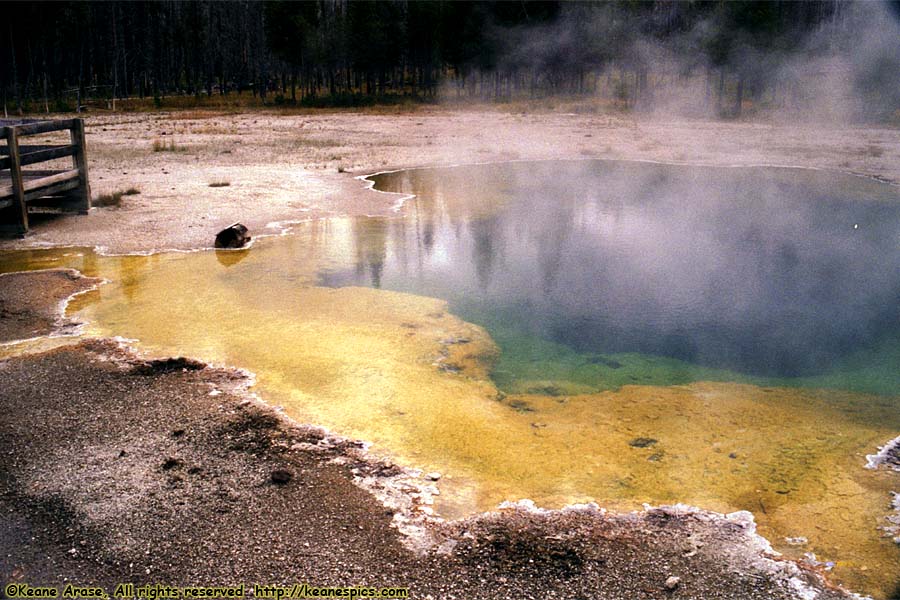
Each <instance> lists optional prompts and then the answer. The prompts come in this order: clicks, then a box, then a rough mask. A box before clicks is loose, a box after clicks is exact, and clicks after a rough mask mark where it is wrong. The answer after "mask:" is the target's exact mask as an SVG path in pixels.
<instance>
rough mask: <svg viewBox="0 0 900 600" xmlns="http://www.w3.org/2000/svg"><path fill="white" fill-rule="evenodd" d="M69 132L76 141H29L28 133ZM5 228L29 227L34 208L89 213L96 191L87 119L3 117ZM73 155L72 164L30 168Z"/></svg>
mask: <svg viewBox="0 0 900 600" xmlns="http://www.w3.org/2000/svg"><path fill="white" fill-rule="evenodd" d="M66 130H68V131H69V138H70V143H68V144H62V145H27V144H23V143H22V138H25V137H28V136H33V135H38V134H44V133H50V132H54V131H66ZM3 140H5V141H6V144H5V145H0V233H3V234H12V235H22V234H24V233H26V232H27V231H28V211H29V209H34V208H39V209H53V210H56V211H62V212H75V213H79V214H87V212H88V210H89V209H90V208H91V190H90V185H89V183H88V169H87V160H86V159H85V145H84V121H83V120H82V119H60V120H55V121H28V120H17V121H4V120H0V141H3ZM66 157H72V168H70V169H56V170H46V169H45V170H26V169H25V168H24V167H27V166H31V165H36V164H39V163H43V162H47V161H50V160H57V159H60V158H66Z"/></svg>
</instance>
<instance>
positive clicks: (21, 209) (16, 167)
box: [4, 127, 28, 233]
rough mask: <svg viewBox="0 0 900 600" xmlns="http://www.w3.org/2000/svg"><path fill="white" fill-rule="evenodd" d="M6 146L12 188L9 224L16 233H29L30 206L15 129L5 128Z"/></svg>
mask: <svg viewBox="0 0 900 600" xmlns="http://www.w3.org/2000/svg"><path fill="white" fill-rule="evenodd" d="M4 132H5V137H6V145H7V147H8V148H9V149H10V156H9V175H10V178H11V186H10V187H11V188H12V194H11V196H12V202H13V204H12V207H11V208H12V210H11V211H7V212H8V213H11V216H12V222H11V223H8V225H9V226H10V229H11V230H13V231H14V232H16V231H17V232H18V233H25V232H26V231H28V206H27V205H26V203H25V184H24V182H23V180H22V165H20V164H19V152H18V149H19V134H18V132H17V131H16V128H15V127H6V128H4Z"/></svg>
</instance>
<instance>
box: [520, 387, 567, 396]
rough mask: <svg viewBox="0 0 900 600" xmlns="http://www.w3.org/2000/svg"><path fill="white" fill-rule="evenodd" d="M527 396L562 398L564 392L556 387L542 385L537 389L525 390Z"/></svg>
mask: <svg viewBox="0 0 900 600" xmlns="http://www.w3.org/2000/svg"><path fill="white" fill-rule="evenodd" d="M525 393H526V394H535V395H538V396H562V395H563V393H565V392H564V390H563V389H562V388H560V387H558V386H555V385H552V384H550V385H540V386H537V387H530V388H528V389H527V390H525Z"/></svg>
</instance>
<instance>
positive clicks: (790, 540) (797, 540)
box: [784, 536, 809, 546]
mask: <svg viewBox="0 0 900 600" xmlns="http://www.w3.org/2000/svg"><path fill="white" fill-rule="evenodd" d="M784 541H785V543H787V544H788V545H789V546H805V545H806V544H808V543H809V540H808V539H806V538H805V537H803V536H799V537H786V538H784Z"/></svg>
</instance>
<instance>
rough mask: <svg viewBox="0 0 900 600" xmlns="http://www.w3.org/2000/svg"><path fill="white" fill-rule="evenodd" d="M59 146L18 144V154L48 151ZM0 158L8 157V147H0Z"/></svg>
mask: <svg viewBox="0 0 900 600" xmlns="http://www.w3.org/2000/svg"><path fill="white" fill-rule="evenodd" d="M58 146H59V144H19V153H20V154H24V153H26V152H37V151H38V150H49V149H50V148H57V147H58ZM0 156H9V147H8V146H0Z"/></svg>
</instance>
